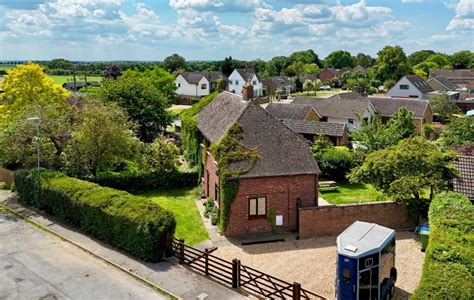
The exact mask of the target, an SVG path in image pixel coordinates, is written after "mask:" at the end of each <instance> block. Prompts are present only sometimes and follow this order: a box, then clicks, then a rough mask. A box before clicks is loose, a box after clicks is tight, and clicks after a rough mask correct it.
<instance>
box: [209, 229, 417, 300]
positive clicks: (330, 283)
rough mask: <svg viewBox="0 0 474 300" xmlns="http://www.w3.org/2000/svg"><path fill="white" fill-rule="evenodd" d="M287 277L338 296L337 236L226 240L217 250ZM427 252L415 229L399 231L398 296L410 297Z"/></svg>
mask: <svg viewBox="0 0 474 300" xmlns="http://www.w3.org/2000/svg"><path fill="white" fill-rule="evenodd" d="M213 254H214V255H217V256H219V257H223V258H226V259H228V260H232V259H233V258H239V259H240V260H241V262H242V264H246V265H248V266H251V267H254V268H256V269H258V270H260V271H263V272H266V273H269V274H271V275H273V276H276V277H279V278H281V279H284V280H286V281H288V282H294V281H296V282H299V283H301V285H302V287H303V288H306V289H309V290H313V291H315V292H317V293H319V294H322V295H324V296H326V297H328V298H329V299H332V298H334V296H335V291H334V282H335V276H336V237H324V238H313V239H305V240H295V239H294V238H293V237H291V238H288V239H287V240H286V241H285V242H279V243H271V244H257V245H249V246H241V245H233V244H230V243H225V244H223V245H220V246H219V248H218V250H217V251H216V252H214V253H213ZM423 260H424V253H422V252H421V251H420V244H419V242H418V239H417V236H416V235H415V234H414V233H412V232H397V248H396V267H397V270H398V281H397V284H396V286H397V289H396V294H395V297H394V298H395V299H408V297H409V295H410V294H412V293H413V291H414V290H415V289H416V287H417V285H418V282H419V280H420V277H421V269H422V265H423Z"/></svg>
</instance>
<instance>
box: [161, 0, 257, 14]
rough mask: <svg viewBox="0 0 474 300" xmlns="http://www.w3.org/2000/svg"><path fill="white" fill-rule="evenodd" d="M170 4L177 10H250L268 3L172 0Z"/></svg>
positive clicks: (231, 0)
mask: <svg viewBox="0 0 474 300" xmlns="http://www.w3.org/2000/svg"><path fill="white" fill-rule="evenodd" d="M169 5H170V6H171V7H172V8H173V9H176V10H184V9H193V10H199V11H233V12H248V11H253V10H254V9H255V8H257V7H262V6H265V5H266V4H265V3H264V1H263V0H170V2H169Z"/></svg>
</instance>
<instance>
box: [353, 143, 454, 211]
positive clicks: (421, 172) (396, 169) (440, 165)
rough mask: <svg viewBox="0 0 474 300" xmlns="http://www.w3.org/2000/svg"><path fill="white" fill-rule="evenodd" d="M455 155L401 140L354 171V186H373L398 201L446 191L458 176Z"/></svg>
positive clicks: (434, 147)
mask: <svg viewBox="0 0 474 300" xmlns="http://www.w3.org/2000/svg"><path fill="white" fill-rule="evenodd" d="M454 158H455V154H454V153H452V152H441V151H440V150H439V149H438V148H437V147H436V146H435V145H434V144H432V143H431V142H429V141H427V140H425V139H424V138H422V137H414V138H410V139H404V140H401V141H400V142H399V143H398V144H397V145H394V146H391V147H389V148H386V149H383V150H380V151H376V152H374V153H371V154H369V155H368V156H367V157H366V158H365V160H364V162H363V164H362V165H361V166H359V167H356V168H354V169H353V170H352V172H351V174H350V177H349V178H350V180H351V181H352V182H364V183H370V184H372V185H373V186H374V187H375V188H376V189H378V190H381V191H383V192H384V193H385V194H386V195H388V196H390V197H393V198H394V199H395V200H398V201H407V200H408V201H409V199H413V198H414V199H415V201H416V202H417V203H419V200H420V198H421V195H422V193H423V191H425V190H426V189H427V188H429V189H430V191H431V193H430V199H431V198H432V196H433V193H434V192H435V190H440V189H443V188H445V187H446V182H447V181H449V180H450V179H452V178H453V177H454V176H455V174H456V171H455V167H454V164H453V163H452V162H453V159H454Z"/></svg>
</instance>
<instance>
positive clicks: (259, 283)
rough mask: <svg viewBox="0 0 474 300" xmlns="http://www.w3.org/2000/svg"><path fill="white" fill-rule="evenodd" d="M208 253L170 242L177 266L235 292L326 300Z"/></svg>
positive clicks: (183, 244)
mask: <svg viewBox="0 0 474 300" xmlns="http://www.w3.org/2000/svg"><path fill="white" fill-rule="evenodd" d="M211 251H212V250H211V249H205V251H201V250H198V249H196V248H193V247H191V246H188V245H186V244H185V243H184V240H182V239H173V241H172V255H173V256H175V257H177V258H178V259H179V263H180V264H183V265H186V266H187V267H189V268H191V269H192V270H194V271H196V272H198V273H200V274H202V275H204V276H206V277H209V278H212V279H214V280H216V281H219V282H220V283H222V284H224V285H227V286H229V287H232V288H234V289H241V290H243V291H246V292H248V293H250V294H254V295H256V296H259V297H263V298H281V299H325V298H324V297H323V296H321V295H318V294H316V293H314V292H312V291H309V290H306V289H303V288H302V287H301V285H300V284H299V283H297V282H294V283H289V282H286V281H284V280H281V279H278V278H276V277H273V276H271V275H269V274H266V273H263V272H261V271H258V270H256V269H254V268H251V267H248V266H246V265H243V264H241V262H240V260H238V259H234V260H232V261H227V260H225V259H222V258H219V257H217V256H214V255H212V254H210V252H211Z"/></svg>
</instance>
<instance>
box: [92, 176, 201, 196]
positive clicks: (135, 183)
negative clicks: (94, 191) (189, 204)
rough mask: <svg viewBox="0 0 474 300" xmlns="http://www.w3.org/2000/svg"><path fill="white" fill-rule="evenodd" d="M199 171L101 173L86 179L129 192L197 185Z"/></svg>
mask: <svg viewBox="0 0 474 300" xmlns="http://www.w3.org/2000/svg"><path fill="white" fill-rule="evenodd" d="M198 178H199V177H198V173H197V172H179V171H173V172H170V173H165V172H151V173H136V174H133V173H120V174H100V175H98V176H96V177H94V178H90V179H89V178H87V179H86V180H88V181H91V182H95V183H97V184H99V185H101V186H107V187H111V188H114V189H118V190H124V191H128V192H138V191H140V192H141V191H148V190H156V189H165V188H182V187H195V186H196V185H197V184H198Z"/></svg>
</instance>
